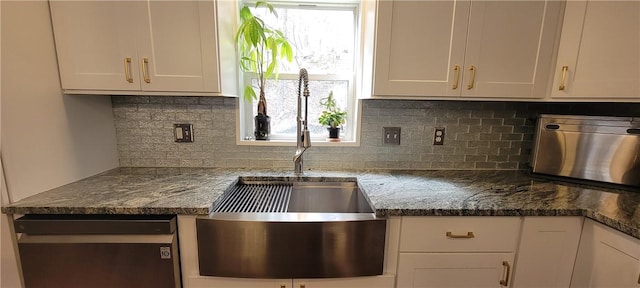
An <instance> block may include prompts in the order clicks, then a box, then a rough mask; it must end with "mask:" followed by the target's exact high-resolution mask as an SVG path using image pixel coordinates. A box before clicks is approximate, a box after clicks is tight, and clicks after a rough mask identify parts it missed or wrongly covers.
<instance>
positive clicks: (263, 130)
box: [253, 114, 271, 140]
mask: <svg viewBox="0 0 640 288" xmlns="http://www.w3.org/2000/svg"><path fill="white" fill-rule="evenodd" d="M255 124H256V125H255V127H256V130H255V131H254V132H253V135H255V136H256V140H269V134H271V118H270V117H269V116H267V115H262V114H258V115H256V117H255Z"/></svg>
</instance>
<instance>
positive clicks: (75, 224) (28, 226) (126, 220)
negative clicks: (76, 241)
mask: <svg viewBox="0 0 640 288" xmlns="http://www.w3.org/2000/svg"><path fill="white" fill-rule="evenodd" d="M15 227H16V232H18V233H28V234H58V235H63V234H171V233H173V232H175V231H176V219H175V216H174V215H58V214H55V215H54V214H30V215H25V216H22V217H20V218H18V219H16V220H15Z"/></svg>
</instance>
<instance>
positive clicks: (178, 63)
mask: <svg viewBox="0 0 640 288" xmlns="http://www.w3.org/2000/svg"><path fill="white" fill-rule="evenodd" d="M136 4H138V5H143V6H144V7H143V12H141V14H140V15H137V18H136V19H141V21H144V23H140V25H138V26H137V27H138V29H139V31H138V33H139V38H140V39H139V40H138V43H139V44H138V51H139V52H138V53H139V54H138V55H139V60H138V61H139V62H138V63H137V65H139V66H140V67H141V69H142V73H141V76H142V78H143V79H142V80H143V81H142V90H143V91H183V92H220V89H219V80H218V74H217V67H218V58H217V49H216V42H215V40H216V26H215V21H214V15H215V11H214V3H213V2H212V1H146V2H136Z"/></svg>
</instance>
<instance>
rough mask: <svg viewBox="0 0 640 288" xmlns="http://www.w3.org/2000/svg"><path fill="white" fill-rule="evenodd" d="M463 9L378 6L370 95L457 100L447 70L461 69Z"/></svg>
mask: <svg viewBox="0 0 640 288" xmlns="http://www.w3.org/2000/svg"><path fill="white" fill-rule="evenodd" d="M468 4H469V3H468V2H461V1H379V2H378V13H377V17H378V18H377V25H376V46H375V71H374V83H373V85H374V87H373V93H374V95H375V96H394V95H397V96H430V95H439V96H445V95H453V94H458V95H459V94H460V92H459V91H460V89H457V90H454V89H451V85H452V84H451V83H454V82H455V80H453V79H449V78H450V73H449V69H450V67H454V66H455V65H463V64H464V48H465V47H464V46H465V42H466V34H467V22H468V20H469V7H468Z"/></svg>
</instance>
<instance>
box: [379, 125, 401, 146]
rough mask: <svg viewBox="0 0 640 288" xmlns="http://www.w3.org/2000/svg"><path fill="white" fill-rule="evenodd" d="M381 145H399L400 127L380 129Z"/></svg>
mask: <svg viewBox="0 0 640 288" xmlns="http://www.w3.org/2000/svg"><path fill="white" fill-rule="evenodd" d="M382 129H383V130H384V134H383V135H382V143H384V144H386V145H400V127H382Z"/></svg>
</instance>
